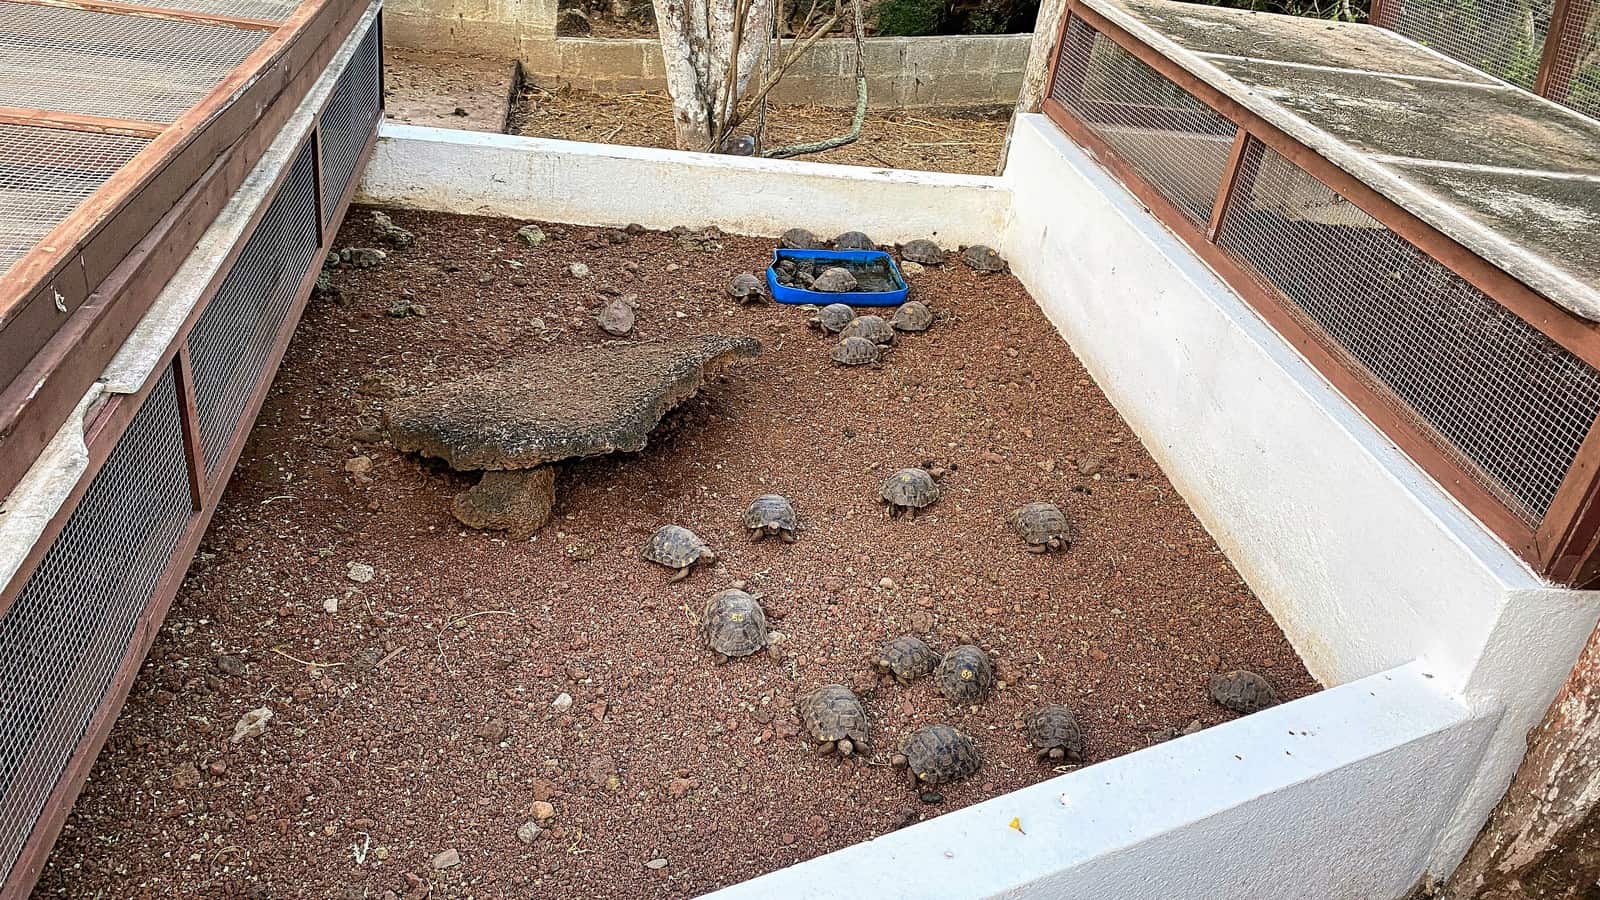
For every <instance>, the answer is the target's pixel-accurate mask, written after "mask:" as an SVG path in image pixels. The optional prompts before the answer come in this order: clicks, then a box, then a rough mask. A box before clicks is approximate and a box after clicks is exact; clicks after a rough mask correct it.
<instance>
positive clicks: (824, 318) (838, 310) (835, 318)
mask: <svg viewBox="0 0 1600 900" xmlns="http://www.w3.org/2000/svg"><path fill="white" fill-rule="evenodd" d="M855 317H856V311H855V310H853V309H851V308H850V307H848V306H846V305H845V304H843V303H829V304H828V305H827V306H824V307H823V308H821V309H819V310H817V314H816V315H814V316H812V317H811V322H810V325H811V327H812V328H820V329H822V330H823V331H824V332H826V333H828V334H838V333H839V332H841V331H843V330H844V328H845V326H846V325H849V324H850V320H851V319H854V318H855Z"/></svg>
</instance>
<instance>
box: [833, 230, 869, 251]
mask: <svg viewBox="0 0 1600 900" xmlns="http://www.w3.org/2000/svg"><path fill="white" fill-rule="evenodd" d="M877 247H878V245H877V244H874V243H873V242H872V238H869V237H867V236H866V235H865V234H863V233H861V232H859V231H846V232H845V233H844V234H841V235H839V236H838V237H836V238H834V239H833V249H835V250H875V249H877Z"/></svg>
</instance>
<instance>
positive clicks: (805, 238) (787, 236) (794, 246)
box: [778, 228, 822, 250]
mask: <svg viewBox="0 0 1600 900" xmlns="http://www.w3.org/2000/svg"><path fill="white" fill-rule="evenodd" d="M778 246H780V247H782V248H783V249H785V250H819V249H821V248H822V243H821V242H820V241H818V240H817V236H816V235H814V234H812V233H811V232H809V231H807V230H805V229H804V228H791V229H789V230H788V231H785V232H784V233H783V236H782V237H780V238H778Z"/></svg>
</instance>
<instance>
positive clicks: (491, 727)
mask: <svg viewBox="0 0 1600 900" xmlns="http://www.w3.org/2000/svg"><path fill="white" fill-rule="evenodd" d="M510 736H511V729H510V728H509V727H507V726H506V723H504V722H502V721H500V720H499V719H491V720H489V721H488V722H485V723H483V724H482V725H479V726H478V737H479V739H481V740H484V741H488V742H489V743H491V744H498V743H500V742H501V741H503V740H505V739H506V738H507V737H510Z"/></svg>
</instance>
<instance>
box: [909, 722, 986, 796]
mask: <svg viewBox="0 0 1600 900" xmlns="http://www.w3.org/2000/svg"><path fill="white" fill-rule="evenodd" d="M889 762H890V764H891V765H893V766H895V767H897V768H899V767H904V768H905V769H906V770H907V771H909V772H910V773H911V781H912V783H913V784H914V785H917V786H921V785H940V784H946V783H948V782H951V781H958V780H960V779H962V778H966V777H967V776H968V775H971V774H973V773H974V772H976V771H978V767H979V766H981V765H983V757H981V756H979V755H978V745H977V744H976V743H974V742H973V740H972V738H969V737H967V736H966V735H964V734H962V733H961V732H959V731H957V730H955V729H954V728H951V727H950V726H949V725H929V726H928V727H926V728H919V729H917V730H916V731H914V732H912V733H911V736H910V737H908V738H906V742H905V743H904V744H903V745H901V747H900V752H899V753H896V754H895V755H894V756H893V757H892V758H891V759H890V760H889Z"/></svg>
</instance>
